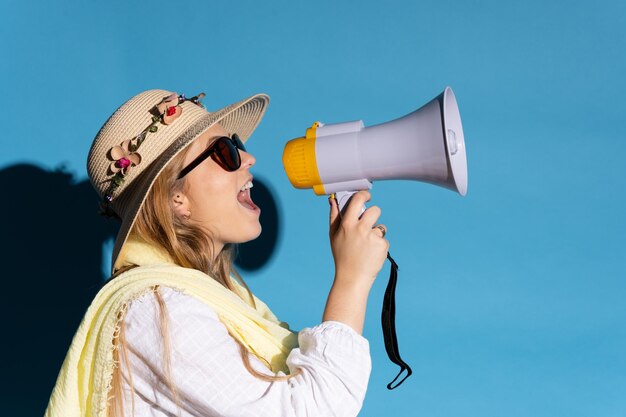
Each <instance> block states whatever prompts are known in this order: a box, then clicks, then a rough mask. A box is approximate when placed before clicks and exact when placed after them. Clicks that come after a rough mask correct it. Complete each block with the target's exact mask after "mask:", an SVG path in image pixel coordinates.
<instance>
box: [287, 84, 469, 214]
mask: <svg viewBox="0 0 626 417" xmlns="http://www.w3.org/2000/svg"><path fill="white" fill-rule="evenodd" d="M283 165H284V167H285V171H286V173H287V176H288V177H289V180H290V181H291V184H292V185H293V186H294V187H296V188H313V191H315V193H316V194H317V195H323V194H333V193H336V194H337V200H338V202H339V207H340V208H343V206H344V205H345V204H346V203H347V202H348V200H349V198H350V197H351V196H352V194H354V193H355V192H356V191H359V190H366V189H370V188H371V187H372V181H377V180H396V179H402V180H414V181H423V182H428V183H431V184H435V185H438V186H440V187H445V188H448V189H451V190H453V191H457V192H458V193H459V194H461V195H462V196H464V195H465V193H466V192H467V159H466V156H465V140H464V137H463V126H462V125H461V115H460V114H459V108H458V106H457V102H456V98H455V96H454V93H453V92H452V89H451V88H450V87H446V89H445V90H444V91H443V93H441V94H440V95H439V96H437V97H435V98H434V99H433V100H431V101H430V102H429V103H427V104H426V105H424V106H422V107H421V108H419V109H417V110H415V111H414V112H412V113H409V114H407V115H406V116H404V117H401V118H399V119H396V120H392V121H390V122H386V123H381V124H379V125H375V126H370V127H365V126H364V124H363V121H362V120H357V121H354V122H345V123H336V124H323V123H319V122H318V123H315V124H314V125H313V126H312V127H311V128H309V129H307V131H306V135H305V136H304V137H301V138H297V139H293V140H291V141H289V142H288V143H287V144H286V145H285V149H284V151H283Z"/></svg>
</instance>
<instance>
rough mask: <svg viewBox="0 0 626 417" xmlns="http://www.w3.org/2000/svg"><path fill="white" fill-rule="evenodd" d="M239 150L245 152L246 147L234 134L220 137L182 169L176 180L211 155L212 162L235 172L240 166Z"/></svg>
mask: <svg viewBox="0 0 626 417" xmlns="http://www.w3.org/2000/svg"><path fill="white" fill-rule="evenodd" d="M239 150H242V151H244V152H245V151H246V147H245V146H243V142H242V141H241V139H239V136H237V134H236V133H234V134H233V137H232V138H229V137H228V136H221V137H219V138H217V140H216V141H215V142H213V144H212V145H211V146H209V147H208V148H207V149H206V151H204V152H202V153H201V154H200V155H198V157H197V158H196V159H194V160H193V161H191V162H190V163H189V165H187V166H186V167H185V168H183V170H182V171H180V174H178V178H177V179H181V178H182V177H184V176H185V175H187V174H189V172H190V171H191V170H192V169H194V168H195V167H197V166H198V165H200V164H201V163H202V162H203V161H204V160H205V159H207V158H208V157H209V156H211V155H213V160H214V161H215V162H217V163H218V164H219V165H220V166H221V167H222V168H224V169H225V170H226V171H237V170H238V169H239V167H240V166H241V155H239Z"/></svg>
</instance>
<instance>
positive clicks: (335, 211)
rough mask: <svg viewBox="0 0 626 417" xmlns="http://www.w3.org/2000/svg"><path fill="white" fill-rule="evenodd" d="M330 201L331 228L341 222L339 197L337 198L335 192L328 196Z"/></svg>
mask: <svg viewBox="0 0 626 417" xmlns="http://www.w3.org/2000/svg"><path fill="white" fill-rule="evenodd" d="M328 202H329V203H330V227H331V230H332V229H334V228H335V227H336V225H337V223H338V222H339V220H340V219H339V207H338V205H337V199H336V198H335V194H331V195H330V197H328Z"/></svg>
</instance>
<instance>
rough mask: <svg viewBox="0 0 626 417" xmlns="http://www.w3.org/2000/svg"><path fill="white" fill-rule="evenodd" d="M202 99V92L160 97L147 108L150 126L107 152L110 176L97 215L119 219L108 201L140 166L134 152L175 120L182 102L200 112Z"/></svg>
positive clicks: (178, 115) (181, 112)
mask: <svg viewBox="0 0 626 417" xmlns="http://www.w3.org/2000/svg"><path fill="white" fill-rule="evenodd" d="M204 97H205V94H204V93H200V94H198V95H196V96H193V97H191V98H186V97H185V95H184V94H180V95H178V94H177V93H172V94H170V95H168V96H166V97H164V98H163V99H162V100H161V101H160V102H159V103H158V104H156V105H155V106H154V108H152V109H150V113H151V114H152V118H151V123H150V124H149V125H148V126H147V127H146V128H145V129H143V130H142V131H141V132H140V133H139V134H138V135H136V136H135V137H134V138H132V139H127V140H125V141H123V142H122V143H121V144H119V145H116V146H113V147H112V148H111V149H110V150H109V152H108V154H107V157H108V158H109V160H110V161H111V163H110V165H109V169H108V172H107V175H108V176H109V177H110V178H109V179H108V181H109V186H108V189H107V190H106V192H105V194H104V197H103V199H102V202H101V203H100V211H99V214H101V215H103V216H107V217H119V216H118V215H117V213H116V212H115V211H114V210H113V209H112V208H111V202H112V201H113V198H114V195H115V192H116V190H117V189H118V188H119V187H120V186H122V184H124V181H125V179H126V176H127V175H128V174H129V173H130V171H131V170H132V169H133V168H134V167H136V166H138V165H139V164H141V161H142V158H141V154H140V153H139V152H138V150H139V147H140V146H141V145H142V143H143V142H144V141H145V140H146V138H147V137H148V134H150V133H156V132H157V131H158V130H159V125H165V126H167V125H171V124H172V123H173V122H174V121H175V120H176V119H178V118H179V117H180V116H181V115H182V114H183V108H182V106H181V105H182V103H184V102H187V101H188V102H191V103H193V104H195V105H197V106H200V107H201V108H203V109H204V105H203V104H202V103H201V101H200V100H202V99H203V98H204Z"/></svg>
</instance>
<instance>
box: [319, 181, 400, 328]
mask: <svg viewBox="0 0 626 417" xmlns="http://www.w3.org/2000/svg"><path fill="white" fill-rule="evenodd" d="M370 198H371V195H370V193H369V192H368V191H359V192H358V193H356V194H354V196H353V197H352V199H351V200H350V202H349V203H348V206H347V207H346V210H345V212H344V214H343V216H340V215H339V208H338V206H337V200H336V199H334V198H331V199H329V202H330V206H331V207H330V244H331V249H332V252H333V257H334V259H335V280H334V282H333V286H332V288H331V290H330V293H329V295H328V300H327V302H326V308H325V310H324V315H323V318H322V319H323V320H324V321H326V320H335V321H339V322H342V323H345V324H347V325H349V326H350V327H352V328H353V329H354V330H355V331H357V332H358V333H359V334H361V333H362V332H363V322H364V320H365V307H366V306H367V298H368V296H369V292H370V289H371V288H372V284H373V283H374V280H375V279H376V275H378V272H380V269H381V268H382V266H383V263H384V262H385V259H386V258H387V251H388V249H389V242H388V241H387V240H386V239H385V238H384V237H382V232H381V231H380V230H379V229H378V228H373V227H374V225H375V224H376V221H377V220H378V218H379V217H380V213H381V212H380V209H379V208H378V207H376V206H372V207H369V208H368V209H367V210H365V212H364V213H363V215H362V216H361V217H359V212H360V210H361V207H363V205H364V204H365V202H366V201H369V199H370Z"/></svg>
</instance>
